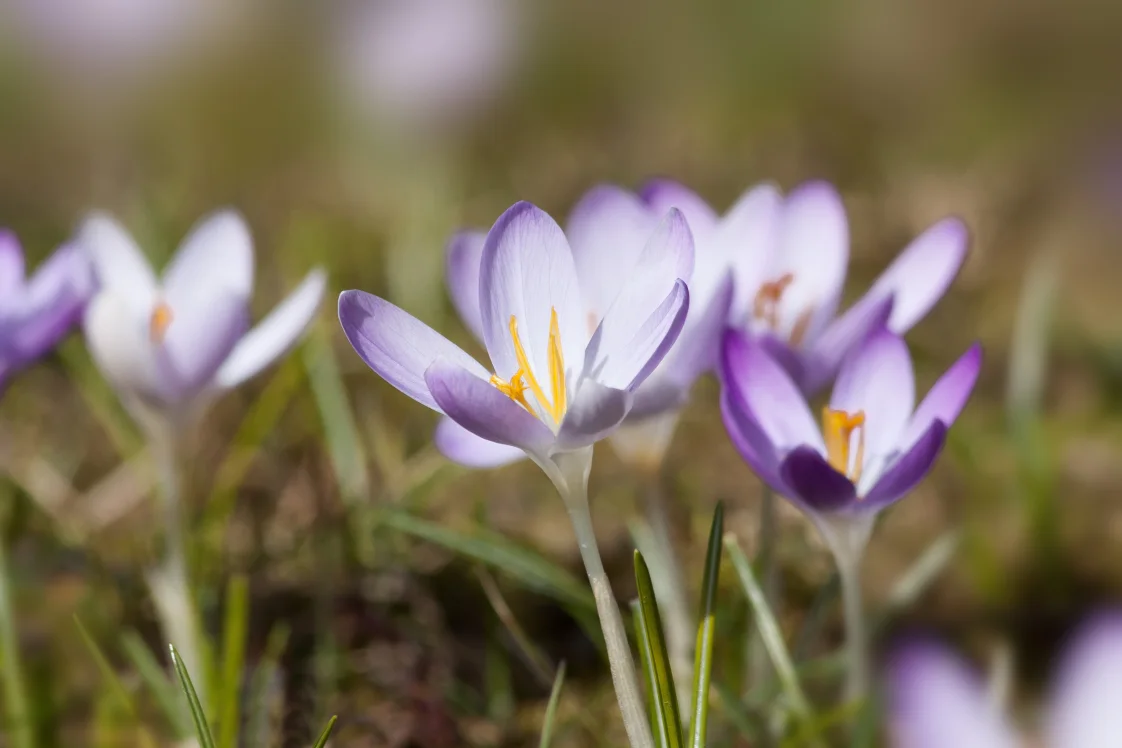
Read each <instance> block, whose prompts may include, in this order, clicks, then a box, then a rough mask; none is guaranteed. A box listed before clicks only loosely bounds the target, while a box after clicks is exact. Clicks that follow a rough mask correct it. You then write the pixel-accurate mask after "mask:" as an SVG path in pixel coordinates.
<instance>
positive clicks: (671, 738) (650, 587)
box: [635, 551, 682, 748]
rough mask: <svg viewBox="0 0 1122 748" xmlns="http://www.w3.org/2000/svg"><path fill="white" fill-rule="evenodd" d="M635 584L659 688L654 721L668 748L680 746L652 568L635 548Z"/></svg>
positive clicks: (674, 694)
mask: <svg viewBox="0 0 1122 748" xmlns="http://www.w3.org/2000/svg"><path fill="white" fill-rule="evenodd" d="M635 584H636V586H637V587H638V590H639V609H640V611H641V612H642V614H643V628H644V629H645V630H646V634H647V647H648V649H649V650H650V658H651V670H652V671H653V672H654V678H655V684H656V686H657V688H658V692H657V693H658V696H657V698H656V699H654V704H655V715H656V719H657V723H656V724H657V727H658V730H659V733H660V734H661V736H662V737H661V739H662V741H663V743H664V745H665V746H667V748H682V719H681V717H680V716H679V714H678V696H677V693H678V692H677V691H676V690H675V689H674V674H673V673H672V672H671V671H670V656H669V655H668V654H667V652H666V641H665V639H664V638H663V635H662V619H661V617H660V616H659V613H658V602H657V601H656V600H655V592H654V584H653V583H652V582H651V572H650V570H649V569H648V568H647V562H646V561H644V560H643V554H641V553H639V551H635Z"/></svg>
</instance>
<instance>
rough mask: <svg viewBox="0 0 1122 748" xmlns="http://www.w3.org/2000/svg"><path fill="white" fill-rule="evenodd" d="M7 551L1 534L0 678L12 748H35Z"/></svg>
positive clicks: (0, 533) (1, 533)
mask: <svg viewBox="0 0 1122 748" xmlns="http://www.w3.org/2000/svg"><path fill="white" fill-rule="evenodd" d="M9 572H10V570H9V568H8V549H7V548H6V547H5V544H4V537H3V532H0V678H3V683H4V712H5V714H4V716H5V718H6V721H7V725H8V730H9V732H8V734H9V735H10V736H11V739H12V746H13V748H33V746H34V745H35V731H34V727H33V725H32V724H31V710H30V708H29V704H30V702H29V701H28V699H27V689H26V687H25V685H26V684H25V683H24V679H23V668H22V667H21V665H20V656H19V636H18V633H17V631H16V620H15V618H16V616H15V608H14V607H13V605H12V591H11V576H10V573H9Z"/></svg>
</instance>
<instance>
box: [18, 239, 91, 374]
mask: <svg viewBox="0 0 1122 748" xmlns="http://www.w3.org/2000/svg"><path fill="white" fill-rule="evenodd" d="M93 292H94V276H93V270H92V268H91V267H90V264H89V261H88V259H87V258H86V256H85V254H83V253H82V252H81V251H79V249H78V248H77V247H76V246H74V245H73V244H67V245H64V246H62V247H60V248H59V249H58V250H56V251H55V253H54V254H53V255H52V256H51V257H50V258H49V259H47V260H46V261H45V262H44V263H43V264H42V266H41V267H39V268H38V269H37V270H36V271H35V272H34V273H33V274H31V275H30V276H27V275H26V269H25V267H24V257H23V249H22V248H21V247H20V244H19V241H18V240H17V239H16V237H15V235H14V234H12V233H11V232H9V231H0V388H2V387H3V386H4V385H5V384H6V383H7V380H8V378H9V377H10V376H11V374H12V373H13V372H15V371H16V370H18V369H21V368H23V367H24V366H26V365H27V364H29V363H31V362H32V361H34V360H35V359H37V358H39V357H40V356H42V355H44V354H45V353H46V352H47V351H49V350H50V349H51V348H53V347H54V346H55V345H56V344H57V343H58V342H59V341H60V340H61V339H62V338H63V337H64V336H65V335H66V334H67V333H68V332H70V329H71V328H72V327H73V326H74V325H75V323H77V322H78V321H79V320H80V319H81V317H82V312H83V311H84V310H85V308H86V303H87V302H88V301H89V299H90V297H91V296H92V295H93Z"/></svg>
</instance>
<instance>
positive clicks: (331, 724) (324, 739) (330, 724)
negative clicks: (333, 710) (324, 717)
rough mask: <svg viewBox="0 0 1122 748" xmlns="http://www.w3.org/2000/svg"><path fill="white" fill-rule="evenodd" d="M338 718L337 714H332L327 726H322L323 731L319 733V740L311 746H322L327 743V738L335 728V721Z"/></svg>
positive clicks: (314, 747) (320, 747)
mask: <svg viewBox="0 0 1122 748" xmlns="http://www.w3.org/2000/svg"><path fill="white" fill-rule="evenodd" d="M338 720H339V717H338V715H332V717H331V719H330V720H328V722H327V727H325V728H323V732H321V733H320V734H319V740H317V741H316V744H315V745H313V746H312V748H323V747H324V746H325V745H327V739H328V738H330V737H331V731H332V730H334V729H335V723H336V722H337V721H338Z"/></svg>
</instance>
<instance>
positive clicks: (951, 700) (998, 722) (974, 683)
mask: <svg viewBox="0 0 1122 748" xmlns="http://www.w3.org/2000/svg"><path fill="white" fill-rule="evenodd" d="M885 691H886V693H885V695H886V696H887V698H888V723H889V732H890V735H891V743H892V746H893V748H948V747H951V746H953V748H1018V746H1020V740H1019V738H1018V737H1017V735H1016V734H1015V732H1014V731H1013V728H1012V727H1010V725H1009V724H1008V722H1007V721H1006V719H1005V717H1004V716H1003V715H1002V714H1000V713H998V712H997V711H995V710H994V709H993V708H992V707H991V706H990V699H989V695H988V694H987V693H986V689H985V687H984V686H983V684H982V682H981V680H980V679H979V678H978V676H977V675H976V674H975V673H974V672H973V671H972V670H971V669H970V667H969V666H967V664H966V663H965V662H963V661H962V660H961V659H959V658H958V657H957V656H956V655H954V654H952V653H950V652H948V651H947V650H945V649H944V648H943V647H941V646H938V645H936V644H933V643H928V642H915V643H912V644H910V645H908V646H907V647H904V648H901V649H899V650H897V651H896V653H895V654H894V655H893V656H892V657H891V658H890V660H889V666H888V671H887V683H886V689H885ZM1054 745H1056V746H1073V748H1074V746H1075V745H1076V744H1074V743H1055V744H1054Z"/></svg>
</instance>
